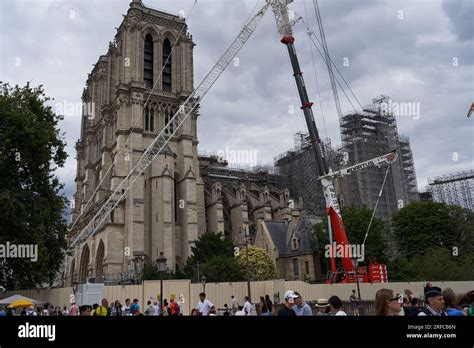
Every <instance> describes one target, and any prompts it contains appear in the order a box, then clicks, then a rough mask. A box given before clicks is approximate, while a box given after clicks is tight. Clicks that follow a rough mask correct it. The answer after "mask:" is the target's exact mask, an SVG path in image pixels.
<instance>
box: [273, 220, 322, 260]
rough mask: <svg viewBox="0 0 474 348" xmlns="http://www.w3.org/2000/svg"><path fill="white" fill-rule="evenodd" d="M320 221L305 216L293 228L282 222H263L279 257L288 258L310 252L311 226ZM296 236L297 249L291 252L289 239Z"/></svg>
mask: <svg viewBox="0 0 474 348" xmlns="http://www.w3.org/2000/svg"><path fill="white" fill-rule="evenodd" d="M320 221H321V220H320V219H318V218H316V217H313V216H305V217H302V218H300V219H299V221H298V224H297V225H296V227H294V225H293V224H291V223H286V222H284V221H275V220H271V221H265V225H266V226H267V229H268V232H269V233H270V237H271V238H272V240H273V244H275V246H276V247H277V249H278V254H279V255H280V256H289V255H292V254H293V255H294V254H300V253H305V252H312V251H313V249H312V245H311V244H312V243H311V238H312V234H311V232H310V231H311V225H313V224H317V223H319V222H320ZM293 229H294V231H293ZM293 233H294V235H295V236H296V238H298V240H299V248H298V250H297V251H294V250H292V246H291V239H292V236H293Z"/></svg>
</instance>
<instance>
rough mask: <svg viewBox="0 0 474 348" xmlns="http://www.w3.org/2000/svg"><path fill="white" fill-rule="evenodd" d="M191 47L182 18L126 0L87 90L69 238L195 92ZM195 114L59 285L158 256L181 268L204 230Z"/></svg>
mask: <svg viewBox="0 0 474 348" xmlns="http://www.w3.org/2000/svg"><path fill="white" fill-rule="evenodd" d="M193 47H194V43H193V41H192V36H191V35H190V34H189V33H188V32H187V27H186V24H185V22H184V19H182V18H180V17H178V16H174V15H171V14H168V13H165V12H162V11H157V10H154V9H151V8H147V7H144V5H143V4H142V3H141V1H140V0H133V1H132V2H131V3H130V8H129V9H128V12H127V15H126V16H124V20H123V22H122V23H121V25H120V27H119V28H118V30H117V34H116V36H115V41H114V42H113V43H110V44H109V50H108V52H107V54H106V55H103V56H101V57H100V58H99V61H98V62H97V64H96V65H95V67H94V69H93V70H92V72H91V74H89V78H88V80H87V84H86V88H85V89H84V93H83V97H82V98H83V102H84V103H85V104H86V105H87V106H88V107H86V108H84V109H85V110H84V113H83V117H82V122H81V137H80V140H79V141H78V142H77V145H76V150H77V174H76V194H75V196H74V203H75V205H74V210H73V221H75V220H76V219H77V218H78V217H79V216H80V215H81V213H82V215H81V217H80V219H79V221H78V223H77V224H76V226H75V227H74V229H73V231H72V233H71V238H73V237H74V236H77V234H78V233H79V232H80V231H81V230H82V229H83V228H84V227H85V226H86V225H87V223H88V221H90V219H91V217H92V216H94V214H95V213H96V212H97V210H98V209H99V208H100V206H101V205H102V204H103V203H104V202H105V200H106V199H107V198H108V197H109V196H110V195H111V194H112V192H114V190H115V189H116V188H117V187H118V185H119V183H120V182H121V181H122V180H123V179H124V178H125V177H126V176H127V174H128V173H129V172H130V170H131V169H132V168H133V166H134V165H135V163H136V162H137V160H138V159H139V158H140V156H141V155H142V153H143V151H144V150H145V149H146V148H147V147H148V146H149V145H150V144H151V142H152V140H153V138H154V137H155V136H156V135H157V134H158V133H159V132H160V131H161V130H162V129H163V127H164V125H165V124H166V123H167V121H168V120H169V119H170V118H171V117H172V116H173V115H174V113H175V112H176V111H177V110H178V108H179V105H180V103H182V102H183V101H184V100H185V99H186V98H187V97H188V96H189V94H190V93H191V92H192V90H193ZM168 57H169V58H168ZM197 117H198V113H197V112H196V113H195V114H193V115H192V117H191V116H190V117H188V119H187V121H186V122H185V123H184V124H183V125H182V126H181V128H180V130H179V131H178V132H177V133H175V135H174V136H173V138H172V140H171V141H170V143H169V144H168V147H167V149H166V151H165V152H164V153H163V154H161V155H159V156H158V157H157V158H156V159H155V160H154V161H153V163H152V164H151V165H150V166H149V167H148V168H147V169H146V171H145V173H144V174H143V175H141V176H140V177H139V178H138V180H137V181H136V183H135V184H134V185H133V186H132V188H131V189H130V190H129V191H128V193H127V194H126V196H125V197H124V199H122V201H121V203H120V205H119V206H117V207H116V209H115V210H114V211H113V212H112V214H111V215H110V217H109V219H108V220H107V222H106V223H105V224H104V225H103V226H101V227H100V229H99V230H98V231H97V233H96V234H95V235H94V236H93V237H91V238H89V240H88V241H87V243H86V244H85V245H83V246H80V247H77V248H76V250H75V252H74V256H72V257H69V258H68V260H67V262H66V265H67V269H66V275H65V277H66V279H65V284H66V285H67V284H71V283H72V282H74V281H75V282H79V283H83V282H85V280H86V278H87V277H102V276H112V275H116V274H119V273H121V272H124V271H127V270H130V269H131V267H133V265H134V264H136V260H137V259H140V260H142V261H143V260H145V259H148V260H149V261H154V260H156V259H157V257H159V255H160V253H161V252H163V253H164V256H165V257H166V259H167V266H168V268H169V269H171V270H175V269H176V267H181V266H182V265H183V264H184V263H185V261H186V259H187V257H188V256H189V255H190V251H191V249H190V247H191V246H192V244H193V242H194V241H195V240H196V239H197V238H198V235H199V234H200V233H203V232H204V231H205V209H204V185H203V182H202V179H201V176H200V173H199V163H198V157H197V144H198V141H197V129H196V122H197ZM109 168H111V169H110V170H109ZM102 180H103V182H102V184H101V185H100V187H99V188H98V190H97V192H96V193H95V194H94V192H95V191H96V188H97V187H98V185H99V183H100V182H101V181H102ZM89 200H91V203H90V204H89V205H88V206H86V205H87V202H88V201H89ZM134 260H135V261H134Z"/></svg>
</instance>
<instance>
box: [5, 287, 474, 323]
mask: <svg viewBox="0 0 474 348" xmlns="http://www.w3.org/2000/svg"><path fill="white" fill-rule="evenodd" d="M183 302H184V301H182V300H181V298H180V300H179V301H176V299H175V298H171V299H170V300H169V301H168V300H167V299H164V300H163V304H160V303H159V302H158V301H156V300H155V301H151V300H149V301H147V304H146V306H144V308H142V307H141V306H140V304H139V300H138V299H134V300H133V301H131V300H130V299H129V298H127V299H126V300H125V302H124V304H122V303H121V302H120V301H119V300H116V301H115V302H112V303H111V304H110V305H109V302H108V300H107V299H105V298H104V299H103V300H102V301H101V304H100V305H99V304H98V303H95V304H93V305H92V306H91V305H82V306H78V305H77V304H76V303H72V304H71V306H70V307H69V308H67V306H63V307H62V308H61V307H59V306H56V307H55V306H53V305H51V304H49V303H46V304H44V306H42V307H34V306H31V307H29V308H25V309H23V310H21V312H20V315H24V316H78V315H79V316H101V317H103V316H179V315H183V314H184V308H183V307H184V305H183ZM421 302H422V301H420V299H417V298H416V297H415V296H413V293H412V292H411V291H410V290H409V289H406V290H405V291H404V295H402V294H399V293H394V291H393V290H391V289H385V288H384V289H380V290H378V291H377V293H376V294H375V301H374V303H373V306H374V310H373V313H366V315H372V314H374V315H377V316H398V315H405V316H473V308H474V290H472V291H469V292H468V293H466V294H463V295H462V296H456V294H455V292H454V291H453V290H452V289H450V288H446V289H444V290H441V288H439V287H437V286H433V285H432V284H431V283H427V284H426V285H425V288H424V302H425V305H424V306H420V305H419V304H420V303H421ZM359 304H360V301H359V299H358V296H356V293H355V290H353V292H352V294H351V296H350V298H349V305H348V306H347V309H346V310H349V311H350V312H349V314H348V313H347V312H346V311H345V310H344V309H343V307H344V304H343V301H342V300H341V299H340V298H339V297H338V296H331V297H329V298H328V299H325V298H320V299H318V300H317V301H316V303H315V304H314V306H313V307H314V309H315V310H314V312H313V308H312V307H311V306H310V305H309V304H308V303H306V302H305V301H304V300H303V297H302V295H301V294H300V293H298V292H296V291H292V290H288V291H286V292H285V294H284V302H283V304H282V305H278V304H276V303H273V302H272V301H271V300H270V296H269V295H265V296H260V299H259V301H258V302H256V303H254V304H252V303H251V299H250V298H249V297H248V296H245V297H244V298H243V305H240V304H239V301H238V299H237V298H236V297H235V296H231V298H230V307H229V306H228V305H227V304H224V308H221V309H217V308H216V306H215V305H214V304H213V303H212V302H211V301H210V300H209V299H207V298H206V294H205V293H204V292H202V293H200V294H199V301H198V302H197V304H196V306H195V307H194V308H192V309H191V313H190V315H191V316H217V315H223V316H249V315H259V316H273V315H276V316H312V315H316V316H347V315H359V309H360V306H359ZM2 315H4V316H5V315H6V316H8V315H18V314H15V312H14V310H10V309H7V310H6V311H5V310H2V311H0V316H2Z"/></svg>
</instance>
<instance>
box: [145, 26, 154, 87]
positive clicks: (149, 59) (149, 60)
mask: <svg viewBox="0 0 474 348" xmlns="http://www.w3.org/2000/svg"><path fill="white" fill-rule="evenodd" d="M143 53H144V54H143V81H145V85H146V87H147V88H153V38H152V37H151V35H150V34H147V36H146V37H145V49H144V51H143Z"/></svg>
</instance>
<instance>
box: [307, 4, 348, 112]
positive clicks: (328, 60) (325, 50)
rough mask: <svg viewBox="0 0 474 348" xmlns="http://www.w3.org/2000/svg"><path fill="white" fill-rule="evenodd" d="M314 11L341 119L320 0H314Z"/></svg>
mask: <svg viewBox="0 0 474 348" xmlns="http://www.w3.org/2000/svg"><path fill="white" fill-rule="evenodd" d="M313 7H314V12H315V14H316V22H317V24H318V28H319V34H320V35H321V41H322V47H323V51H324V55H325V56H326V65H327V67H328V72H329V80H330V81H331V88H332V93H333V95H334V102H335V103H336V110H337V114H338V116H339V121H340V119H341V118H342V109H341V102H340V101H339V94H338V92H337V86H336V81H335V78H334V71H333V70H332V64H331V57H330V55H329V49H328V46H327V42H326V34H325V33H324V27H323V21H322V19H321V13H320V12H319V6H318V0H313Z"/></svg>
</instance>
